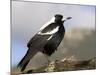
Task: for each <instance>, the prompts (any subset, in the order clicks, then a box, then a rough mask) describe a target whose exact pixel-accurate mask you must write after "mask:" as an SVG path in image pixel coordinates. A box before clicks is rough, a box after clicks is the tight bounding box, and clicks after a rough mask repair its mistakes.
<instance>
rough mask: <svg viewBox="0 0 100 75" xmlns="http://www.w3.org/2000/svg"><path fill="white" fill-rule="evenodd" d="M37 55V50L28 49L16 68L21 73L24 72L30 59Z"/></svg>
mask: <svg viewBox="0 0 100 75" xmlns="http://www.w3.org/2000/svg"><path fill="white" fill-rule="evenodd" d="M36 53H37V50H34V51H33V50H32V49H29V50H28V51H27V53H26V55H25V56H24V57H23V59H22V60H21V61H20V62H19V64H18V65H17V68H20V69H21V71H24V70H25V68H26V66H27V64H28V63H29V61H30V59H31V58H32V57H33V56H34V55H35V54H36Z"/></svg>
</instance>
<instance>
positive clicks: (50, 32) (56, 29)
mask: <svg viewBox="0 0 100 75" xmlns="http://www.w3.org/2000/svg"><path fill="white" fill-rule="evenodd" d="M58 30H59V26H57V27H56V28H54V29H53V30H51V31H48V32H46V33H42V32H41V31H40V32H39V33H38V34H40V35H51V34H54V33H56V32H57V31H58Z"/></svg>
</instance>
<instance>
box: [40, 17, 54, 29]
mask: <svg viewBox="0 0 100 75" xmlns="http://www.w3.org/2000/svg"><path fill="white" fill-rule="evenodd" d="M54 20H55V17H53V18H52V19H51V20H50V21H48V22H47V23H46V24H44V25H43V26H42V27H41V28H40V29H39V31H41V30H43V29H44V28H45V27H47V26H48V25H49V24H50V23H53V22H54Z"/></svg>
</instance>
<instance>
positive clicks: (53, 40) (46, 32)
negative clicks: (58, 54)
mask: <svg viewBox="0 0 100 75" xmlns="http://www.w3.org/2000/svg"><path fill="white" fill-rule="evenodd" d="M69 19H71V17H68V18H66V19H65V20H63V16H62V15H60V14H56V15H55V16H54V18H53V19H52V20H51V21H50V22H48V23H47V24H46V25H43V27H41V28H40V30H39V32H38V33H37V34H36V35H35V36H34V37H33V38H31V40H30V41H29V42H28V44H27V47H28V51H27V53H26V55H25V56H24V57H23V59H22V60H21V61H20V62H19V64H18V67H20V69H21V71H24V70H25V68H26V66H27V64H28V63H29V61H30V60H31V58H32V57H34V56H35V54H36V53H37V52H39V51H40V52H42V53H43V54H44V55H47V56H51V55H52V54H53V53H54V52H55V51H56V50H57V47H58V46H59V44H60V43H61V41H62V39H63V37H64V34H65V28H64V26H63V24H64V22H65V21H66V20H69Z"/></svg>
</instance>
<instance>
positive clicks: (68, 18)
mask: <svg viewBox="0 0 100 75" xmlns="http://www.w3.org/2000/svg"><path fill="white" fill-rule="evenodd" d="M70 19H72V17H67V18H66V19H64V20H63V22H65V21H67V20H70Z"/></svg>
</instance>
